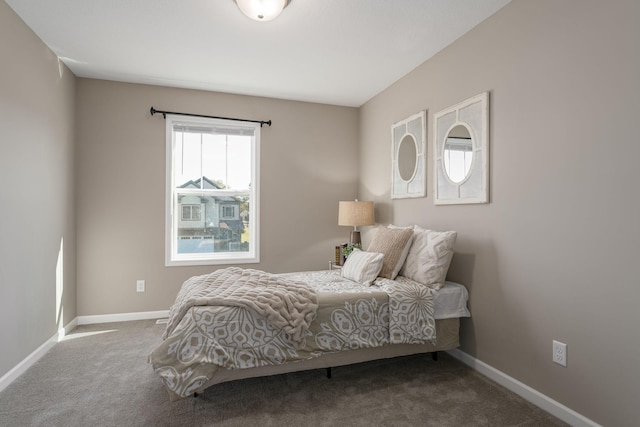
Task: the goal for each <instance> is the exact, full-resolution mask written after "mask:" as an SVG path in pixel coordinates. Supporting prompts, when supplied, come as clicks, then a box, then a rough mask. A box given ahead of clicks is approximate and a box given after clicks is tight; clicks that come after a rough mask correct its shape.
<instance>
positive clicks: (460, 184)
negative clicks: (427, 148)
mask: <svg viewBox="0 0 640 427" xmlns="http://www.w3.org/2000/svg"><path fill="white" fill-rule="evenodd" d="M433 121H434V126H433V128H434V130H433V158H434V163H435V164H434V168H433V169H434V180H433V182H434V203H435V204H436V205H451V204H467V203H489V92H483V93H481V94H479V95H476V96H474V97H471V98H469V99H467V100H465V101H463V102H460V103H458V104H456V105H453V106H451V107H449V108H446V109H444V110H442V111H440V112H438V113H437V114H435V115H434V119H433ZM456 132H457V133H461V134H462V135H463V136H462V137H458V136H453V135H454V134H455V133H456ZM465 139H466V140H468V141H467V142H466V149H462V148H458V150H460V151H467V152H468V153H467V154H468V155H469V156H468V159H470V160H468V161H467V160H457V161H460V162H463V163H464V164H463V165H462V169H463V172H462V173H458V174H454V173H453V170H455V169H456V168H455V167H454V166H452V162H453V160H452V156H451V153H458V154H459V151H458V150H454V149H453V147H460V146H462V145H464V144H456V143H455V142H452V141H455V140H458V141H460V140H465ZM456 159H459V157H456Z"/></svg>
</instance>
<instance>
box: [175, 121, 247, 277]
mask: <svg viewBox="0 0 640 427" xmlns="http://www.w3.org/2000/svg"><path fill="white" fill-rule="evenodd" d="M259 143H260V126H259V124H254V123H248V122H236V121H230V120H222V119H207V118H199V117H185V116H175V115H167V190H166V191H167V195H166V199H167V202H166V211H167V212H166V218H167V220H166V251H165V252H166V265H168V266H171V265H202V264H231V263H233V264H237V263H257V262H259V261H260V259H259V242H258V237H259V232H258V226H259V224H258V219H259V215H258V176H259V174H258V159H259V151H258V150H259Z"/></svg>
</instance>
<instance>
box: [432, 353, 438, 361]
mask: <svg viewBox="0 0 640 427" xmlns="http://www.w3.org/2000/svg"><path fill="white" fill-rule="evenodd" d="M431 359H432V360H434V361H435V362H437V361H438V352H437V351H434V352H432V353H431Z"/></svg>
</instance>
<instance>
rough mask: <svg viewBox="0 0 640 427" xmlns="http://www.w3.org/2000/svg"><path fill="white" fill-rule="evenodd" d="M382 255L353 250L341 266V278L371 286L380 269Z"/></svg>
mask: <svg viewBox="0 0 640 427" xmlns="http://www.w3.org/2000/svg"><path fill="white" fill-rule="evenodd" d="M383 259H384V255H383V254H378V253H375V252H364V251H361V250H360V249H354V250H353V252H351V253H350V254H349V256H348V257H347V260H346V261H345V262H344V265H343V266H342V277H345V278H347V279H350V280H353V281H356V282H358V283H362V284H363V285H366V286H371V284H372V283H373V281H374V280H376V277H378V273H380V270H381V269H382V261H383Z"/></svg>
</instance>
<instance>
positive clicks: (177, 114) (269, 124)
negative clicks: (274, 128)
mask: <svg viewBox="0 0 640 427" xmlns="http://www.w3.org/2000/svg"><path fill="white" fill-rule="evenodd" d="M149 111H150V112H151V115H152V116H153V115H154V114H155V113H159V114H162V117H164V118H165V119H166V118H167V114H175V115H176V116H191V117H205V118H207V119H224V120H233V121H236V122H249V123H260V127H262V126H264V125H267V126H271V120H269V121H266V122H265V121H263V120H247V119H235V118H233V117H219V116H205V115H203V114H191V113H176V112H174V111H160V110H156V109H155V108H153V107H151V109H150V110H149Z"/></svg>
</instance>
